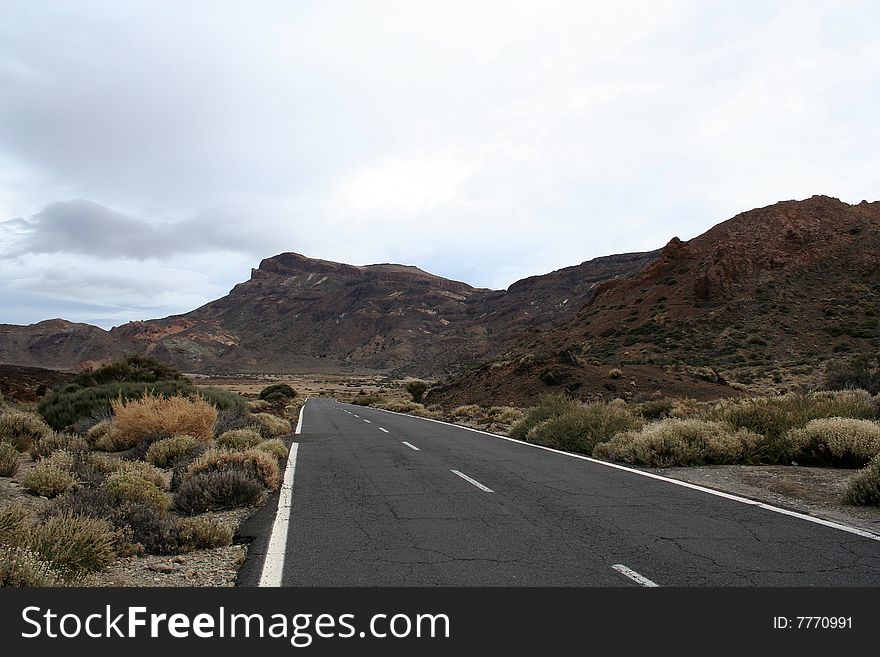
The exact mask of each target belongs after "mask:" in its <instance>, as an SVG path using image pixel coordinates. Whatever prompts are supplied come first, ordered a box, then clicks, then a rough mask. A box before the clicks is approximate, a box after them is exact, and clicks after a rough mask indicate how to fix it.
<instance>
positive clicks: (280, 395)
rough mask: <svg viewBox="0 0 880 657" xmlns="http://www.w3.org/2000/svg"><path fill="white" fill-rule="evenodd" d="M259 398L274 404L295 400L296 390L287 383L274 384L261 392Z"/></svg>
mask: <svg viewBox="0 0 880 657" xmlns="http://www.w3.org/2000/svg"><path fill="white" fill-rule="evenodd" d="M259 397H260V399H262V400H263V401H267V402H270V403H274V402H278V401H283V400H286V399H294V398H295V397H296V390H294V389H293V388H291V387H290V386H289V385H287V384H286V383H273V384H272V385H270V386H266V387H265V388H263V389H262V390H260V395H259Z"/></svg>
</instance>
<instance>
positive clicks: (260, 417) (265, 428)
mask: <svg viewBox="0 0 880 657" xmlns="http://www.w3.org/2000/svg"><path fill="white" fill-rule="evenodd" d="M251 417H253V418H254V419H255V420H256V421H257V424H258V426H259V428H260V434H261V435H262V436H263V438H277V437H278V436H283V435H285V434H288V433H290V432H291V428H290V422H288V421H287V420H285V419H283V418H280V417H276V416H274V415H271V414H269V413H254V414H253V415H252V416H251Z"/></svg>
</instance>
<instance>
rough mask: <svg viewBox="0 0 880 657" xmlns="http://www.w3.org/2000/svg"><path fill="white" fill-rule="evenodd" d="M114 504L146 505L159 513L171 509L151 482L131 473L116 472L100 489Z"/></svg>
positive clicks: (165, 498) (166, 497) (164, 497)
mask: <svg viewBox="0 0 880 657" xmlns="http://www.w3.org/2000/svg"><path fill="white" fill-rule="evenodd" d="M101 488H102V489H103V490H104V491H106V493H107V494H108V495H109V496H110V499H111V500H112V501H113V502H115V503H116V504H122V503H125V502H131V503H135V504H146V505H149V506H152V507H154V508H156V509H158V510H160V511H167V510H168V509H169V508H171V500H170V499H169V498H168V496H167V495H166V494H165V493H163V492H162V491H161V490H160V489H159V488H158V487H157V486H156V484H154V483H153V482H151V481H147V480H146V479H144V478H142V477H139V476H137V474H135V473H133V472H124V471H120V472H116V473H114V474H112V475H110V476H109V477H108V478H107V481H105V482H104V485H103V486H102V487H101Z"/></svg>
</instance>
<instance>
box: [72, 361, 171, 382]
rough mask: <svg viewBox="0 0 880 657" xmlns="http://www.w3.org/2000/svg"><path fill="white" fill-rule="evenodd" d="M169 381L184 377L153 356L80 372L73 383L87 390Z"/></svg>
mask: <svg viewBox="0 0 880 657" xmlns="http://www.w3.org/2000/svg"><path fill="white" fill-rule="evenodd" d="M169 380H183V375H182V374H181V373H180V372H178V371H177V370H176V369H174V368H173V367H171V366H170V365H166V364H164V363H162V362H160V361H158V360H157V359H155V358H153V357H151V356H138V355H131V356H128V357H127V358H125V359H124V360H121V361H117V362H114V363H110V364H109V365H102V366H101V367H99V368H97V369H94V370H88V371H85V372H80V373H79V374H77V376H76V377H75V378H74V380H73V383H74V384H76V385H78V386H81V387H83V388H85V387H92V386H99V385H106V384H108V383H132V382H142V383H155V382H157V381H169Z"/></svg>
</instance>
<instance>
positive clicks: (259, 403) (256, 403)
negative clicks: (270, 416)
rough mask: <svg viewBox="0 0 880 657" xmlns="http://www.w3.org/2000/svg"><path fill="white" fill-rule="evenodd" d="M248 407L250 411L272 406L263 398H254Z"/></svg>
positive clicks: (263, 409) (262, 409)
mask: <svg viewBox="0 0 880 657" xmlns="http://www.w3.org/2000/svg"><path fill="white" fill-rule="evenodd" d="M248 408H249V409H250V410H251V411H265V410H266V409H267V408H272V404H270V403H269V402H267V401H266V400H265V399H254V400H253V401H252V402H250V403H249V404H248Z"/></svg>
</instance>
